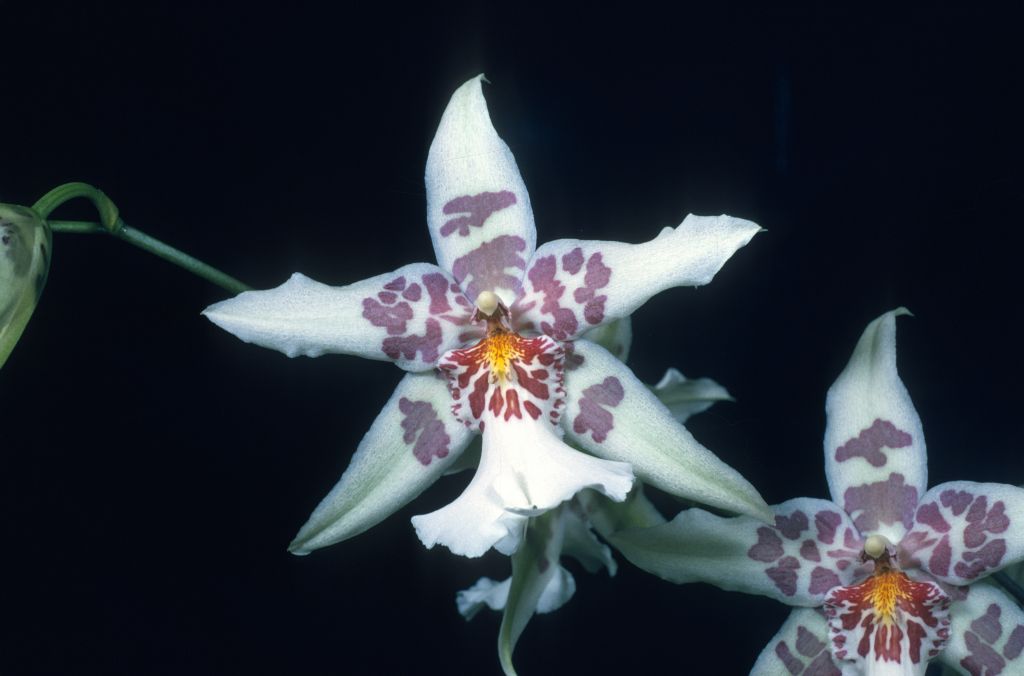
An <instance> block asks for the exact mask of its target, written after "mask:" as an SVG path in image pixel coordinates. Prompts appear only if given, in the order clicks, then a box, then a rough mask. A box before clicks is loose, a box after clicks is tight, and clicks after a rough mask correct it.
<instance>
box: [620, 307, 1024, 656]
mask: <svg viewBox="0 0 1024 676" xmlns="http://www.w3.org/2000/svg"><path fill="white" fill-rule="evenodd" d="M906 313H907V312H906V310H904V309H902V308H901V309H899V310H895V311H892V312H888V313H886V314H884V315H882V316H881V317H879V318H878V319H876V320H875V321H873V322H871V324H869V325H868V327H867V329H866V330H865V331H864V334H863V336H861V339H860V341H859V342H858V344H857V347H856V349H855V350H854V352H853V356H852V358H851V359H850V362H849V364H848V365H847V366H846V369H845V370H844V371H843V372H842V374H840V376H839V378H838V379H837V380H836V382H835V384H833V385H832V387H831V389H830V390H829V393H828V398H827V401H826V406H825V410H826V414H827V417H828V422H827V428H826V431H825V473H826V476H827V478H828V484H829V491H830V492H831V494H832V500H831V501H830V500H820V499H815V498H797V499H794V500H789V501H787V502H784V503H782V504H780V505H777V506H775V507H774V512H775V522H774V527H769V526H766V525H764V524H762V523H759V522H757V521H756V520H754V519H751V518H749V517H743V516H741V517H736V518H731V519H730V518H723V517H718V516H714V515H712V514H709V513H708V512H706V511H703V510H700V509H691V510H686V511H684V512H682V513H680V514H679V515H678V516H677V517H676V518H675V519H674V520H672V521H671V522H669V523H666V524H663V525H659V526H655V527H653V528H649V529H627V530H623V531H620V532H618V533H616V534H613V535H612V536H611V537H610V538H609V540H610V542H611V543H612V545H613V546H615V547H617V548H618V549H620V551H622V553H623V554H625V555H626V557H627V558H628V559H630V560H631V561H632V562H633V563H635V564H636V565H638V566H640V567H641V568H643V569H645V570H648V571H650V572H653V573H656V574H658V575H660V576H661V577H663V578H665V579H667V580H670V581H672V582H677V583H683V582H696V581H703V582H710V583H711V584H714V585H717V586H719V587H721V588H723V589H728V590H735V591H743V592H747V593H754V594H763V595H766V596H770V597H772V598H775V599H778V600H779V601H782V602H783V603H786V604H788V605H792V606H797V609H796V610H794V611H793V612H792V613H791V614H790V617H789V619H788V620H787V621H786V623H785V624H784V625H783V627H782V629H781V630H780V631H779V633H778V634H777V635H776V636H775V638H773V639H772V640H771V642H770V643H769V644H768V646H767V647H766V648H765V649H764V650H763V651H762V653H761V655H760V657H759V658H758V660H757V663H756V665H755V666H754V670H753V672H752V673H754V674H780V675H781V674H791V675H798V674H804V675H807V676H810V675H811V674H815V675H818V676H827V675H839V674H842V675H843V676H851V675H854V674H866V675H870V676H877V675H879V674H887V675H888V674H906V675H909V674H917V675H920V674H923V673H924V672H925V669H926V668H927V664H928V662H929V660H931V659H932V658H934V657H936V656H938V657H939V659H940V660H941V661H942V662H943V663H945V664H946V665H948V666H951V667H953V668H955V669H957V670H958V671H959V672H960V673H969V674H975V675H980V674H999V673H1004V672H1003V669H1004V668H1006V671H1005V673H1007V674H1008V673H1024V671H1022V670H1024V658H1022V657H1021V654H1022V651H1024V613H1022V611H1021V609H1020V608H1019V607H1018V606H1017V605H1016V604H1015V603H1014V602H1013V600H1012V599H1010V598H1009V597H1008V596H1007V595H1006V594H1005V593H1003V592H1002V591H1000V590H999V589H997V588H996V587H995V586H993V585H991V584H989V583H987V582H985V581H984V580H983V578H985V577H986V576H987V575H989V574H991V573H993V572H996V571H998V570H1000V569H1001V568H1003V567H1006V566H1009V565H1011V564H1013V563H1015V562H1019V561H1021V560H1022V559H1024V490H1022V489H1021V488H1017V487H1016V486H1010V485H1005V484H997V483H974V482H970V481H953V482H949V483H944V484H939V485H938V486H935V487H933V488H932V489H931V490H926V487H927V481H928V479H927V473H928V468H927V457H926V454H925V442H924V434H923V431H922V429H921V421H920V419H919V418H918V415H917V412H916V411H915V410H914V406H913V404H912V403H911V401H910V395H909V394H908V393H907V390H906V387H904V385H903V383H902V381H901V380H900V378H899V376H898V374H897V372H896V317H897V316H898V315H901V314H906Z"/></svg>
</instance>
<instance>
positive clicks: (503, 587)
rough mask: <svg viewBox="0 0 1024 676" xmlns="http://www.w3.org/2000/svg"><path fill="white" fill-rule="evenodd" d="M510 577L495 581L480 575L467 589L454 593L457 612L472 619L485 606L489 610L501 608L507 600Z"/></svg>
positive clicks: (510, 582)
mask: <svg viewBox="0 0 1024 676" xmlns="http://www.w3.org/2000/svg"><path fill="white" fill-rule="evenodd" d="M511 584H512V578H508V579H506V580H502V581H501V582H497V581H495V580H492V579H491V578H489V577H482V578H480V579H479V580H477V581H476V584H474V585H473V586H472V587H470V588H469V589H463V590H462V591H460V592H459V593H458V594H456V595H455V605H456V607H457V608H458V609H459V614H460V615H462V616H463V617H464V618H466V619H467V620H472V619H473V618H474V617H476V614H477V613H479V612H480V611H481V610H483V608H484V606H487V607H488V608H490V609H491V610H502V609H504V608H505V603H506V602H507V601H508V588H509V585H511Z"/></svg>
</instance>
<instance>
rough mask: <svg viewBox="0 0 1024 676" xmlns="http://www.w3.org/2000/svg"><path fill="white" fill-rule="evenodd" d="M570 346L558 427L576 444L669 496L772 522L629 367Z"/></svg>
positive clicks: (593, 349)
mask: <svg viewBox="0 0 1024 676" xmlns="http://www.w3.org/2000/svg"><path fill="white" fill-rule="evenodd" d="M573 345H574V350H573V357H572V358H567V360H566V364H567V366H566V370H565V390H566V402H567V407H566V411H565V414H564V415H563V416H562V426H563V427H564V428H565V429H566V432H567V433H568V434H569V436H570V438H571V439H572V440H573V441H574V442H575V443H577V444H580V446H582V447H583V448H584V449H586V450H588V451H590V452H591V453H593V454H594V455H597V456H600V457H602V458H608V459H610V460H620V461H624V462H628V463H630V464H631V465H633V470H634V471H635V472H636V474H637V476H638V477H639V478H640V479H641V480H642V481H644V482H645V483H649V484H651V485H653V486H657V487H658V488H660V489H662V490H664V491H668V492H669V493H672V494H673V495H677V496H679V497H682V498H689V499H692V500H696V501H698V502H703V503H705V504H708V505H713V506H715V507H720V508H722V509H727V510H729V511H732V512H738V513H740V514H749V515H752V516H756V517H758V518H761V519H764V520H770V519H771V518H772V515H771V510H769V508H768V505H766V504H765V502H764V500H763V499H762V498H761V496H760V495H759V494H758V492H757V490H756V489H755V488H754V487H753V486H751V485H750V483H749V482H748V481H747V480H746V479H744V478H743V477H742V476H741V475H740V473H739V472H737V471H736V470H734V469H733V468H731V467H729V466H728V465H726V464H725V463H724V462H722V461H721V460H719V459H718V458H717V457H716V456H715V455H714V454H713V453H712V452H711V451H709V450H708V449H706V448H704V447H703V446H701V445H700V444H699V443H698V442H697V440H696V439H694V438H693V436H692V435H691V434H690V433H689V432H688V431H687V430H686V428H685V427H683V426H682V425H680V424H679V423H678V422H676V421H675V419H673V417H672V414H671V413H670V412H669V411H668V409H666V408H665V406H664V405H663V404H662V403H661V402H659V401H658V399H657V397H655V396H654V394H652V393H651V391H650V390H649V389H648V388H647V386H646V385H644V384H643V383H641V382H640V381H639V380H638V379H637V377H636V376H635V375H633V372H632V371H630V370H629V368H627V367H626V366H625V365H624V364H622V363H621V362H620V361H618V360H617V359H615V358H614V357H613V356H611V355H610V354H608V352H607V351H605V350H604V349H602V348H600V347H598V346H597V345H594V344H593V343H591V342H589V341H586V340H578V341H576V342H575V343H574V344H573Z"/></svg>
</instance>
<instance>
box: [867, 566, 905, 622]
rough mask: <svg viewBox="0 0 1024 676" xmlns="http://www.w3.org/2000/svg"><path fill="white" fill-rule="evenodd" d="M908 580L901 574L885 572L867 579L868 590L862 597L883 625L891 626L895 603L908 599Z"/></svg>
mask: <svg viewBox="0 0 1024 676" xmlns="http://www.w3.org/2000/svg"><path fill="white" fill-rule="evenodd" d="M909 582H910V578H908V577H907V576H906V575H904V574H903V573H901V572H898V571H895V570H887V571H884V572H881V573H878V574H877V575H874V576H872V577H871V578H869V579H868V581H867V584H868V585H870V589H869V590H868V592H867V594H865V595H864V600H865V601H867V602H868V603H869V604H870V605H871V606H872V607H873V608H874V610H875V613H877V614H878V616H879V617H880V618H881V620H882V622H883V623H884V624H892V621H893V615H894V614H895V612H896V602H897V601H899V600H900V599H910V598H911V594H910V585H909V584H908V583H909Z"/></svg>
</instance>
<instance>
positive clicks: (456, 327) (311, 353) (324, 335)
mask: <svg viewBox="0 0 1024 676" xmlns="http://www.w3.org/2000/svg"><path fill="white" fill-rule="evenodd" d="M469 313H470V307H469V302H468V301H467V300H466V299H465V298H464V297H463V296H462V294H461V292H459V290H458V286H457V285H456V284H455V282H454V280H453V279H452V278H451V277H450V276H449V275H448V274H447V273H445V272H444V271H442V270H441V269H439V268H438V267H437V266H435V265H430V264H428V263H413V264H411V265H406V266H403V267H401V268H399V269H398V270H395V271H394V272H389V273H387V274H383V275H377V276H376V277H371V278H369V279H364V280H363V281H360V282H355V283H354V284H349V285H348V286H341V287H331V286H328V285H326V284H321V283H320V282H316V281H313V280H312V279H310V278H309V277H306V276H305V275H301V274H299V273H295V274H294V275H292V276H291V277H290V278H289V279H288V281H287V282H285V283H284V284H282V285H281V286H279V287H277V288H274V289H268V290H266V291H245V292H243V293H241V294H239V295H237V296H235V297H234V298H230V299H228V300H224V301H221V302H219V303H215V304H213V305H211V306H210V307H208V308H206V309H205V310H204V311H203V314H204V315H206V317H207V318H208V319H209V320H210V321H212V322H213V323H214V324H216V325H217V326H219V327H221V328H222V329H224V330H226V331H228V332H229V333H232V334H234V335H235V336H237V337H239V338H241V339H242V340H244V341H245V342H247V343H254V344H256V345H259V346H261V347H268V348H271V349H273V350H277V351H279V352H283V353H284V354H286V355H288V356H289V357H297V356H300V355H302V356H306V357H318V356H320V355H322V354H326V353H335V354H351V355H356V356H358V357H365V358H367V359H382V360H387V361H393V362H395V363H396V364H397V365H398V366H399V367H401V368H403V369H405V370H407V371H425V370H429V369H432V368H433V367H434V366H435V365H436V364H437V360H438V358H439V357H440V356H441V355H442V354H444V353H445V351H447V350H449V349H451V348H453V347H455V346H457V345H458V344H459V334H460V333H461V332H463V331H465V330H466V326H465V323H466V320H467V318H468V316H469Z"/></svg>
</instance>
